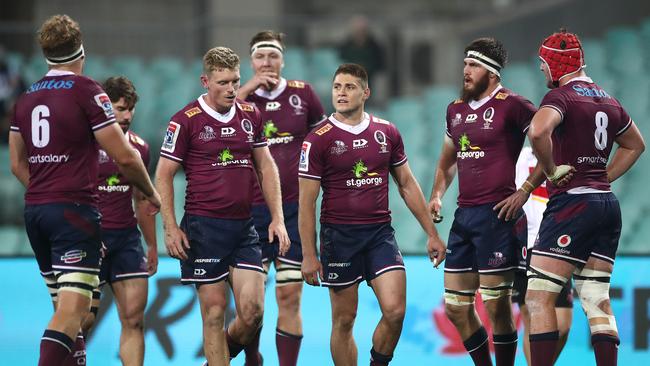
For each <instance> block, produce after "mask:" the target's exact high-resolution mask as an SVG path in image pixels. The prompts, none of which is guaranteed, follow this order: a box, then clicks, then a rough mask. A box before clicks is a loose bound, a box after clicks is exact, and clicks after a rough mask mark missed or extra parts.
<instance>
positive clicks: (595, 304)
mask: <svg viewBox="0 0 650 366" xmlns="http://www.w3.org/2000/svg"><path fill="white" fill-rule="evenodd" d="M611 276H612V274H611V273H609V272H605V271H597V270H593V269H587V268H584V269H582V270H576V271H575V272H574V274H573V279H574V283H575V288H576V291H577V292H578V296H580V304H582V309H583V310H584V312H585V315H586V316H587V319H589V329H590V330H591V334H594V333H599V332H616V333H618V328H617V327H616V319H615V318H614V315H613V314H608V313H606V312H605V311H603V310H602V309H601V308H600V306H599V305H600V304H602V303H603V302H605V301H608V300H609V280H610V278H611Z"/></svg>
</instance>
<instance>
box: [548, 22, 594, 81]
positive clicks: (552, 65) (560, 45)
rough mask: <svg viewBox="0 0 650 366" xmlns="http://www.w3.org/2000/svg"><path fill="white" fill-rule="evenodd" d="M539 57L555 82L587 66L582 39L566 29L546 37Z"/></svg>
mask: <svg viewBox="0 0 650 366" xmlns="http://www.w3.org/2000/svg"><path fill="white" fill-rule="evenodd" d="M539 58H540V59H541V60H542V62H544V63H545V64H546V66H548V70H549V72H550V73H551V81H552V82H553V83H554V84H557V83H558V82H559V81H560V79H562V78H563V77H565V76H567V75H569V74H572V73H574V72H576V71H579V70H581V69H582V68H583V67H585V56H584V52H583V50H582V44H581V43H580V39H578V36H577V35H575V34H573V33H569V32H567V31H566V30H561V31H560V32H558V33H553V34H551V35H550V36H548V37H546V39H545V40H544V42H542V45H541V46H540V47H539Z"/></svg>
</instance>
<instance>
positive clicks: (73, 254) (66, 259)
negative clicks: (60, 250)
mask: <svg viewBox="0 0 650 366" xmlns="http://www.w3.org/2000/svg"><path fill="white" fill-rule="evenodd" d="M86 255H87V254H86V252H84V251H83V250H81V249H75V250H69V251H67V252H65V253H64V254H63V255H62V256H61V260H62V261H63V263H65V264H73V263H79V262H81V260H82V259H84V258H85V257H86Z"/></svg>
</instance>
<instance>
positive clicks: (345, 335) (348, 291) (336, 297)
mask: <svg viewBox="0 0 650 366" xmlns="http://www.w3.org/2000/svg"><path fill="white" fill-rule="evenodd" d="M358 291H359V284H358V283H355V284H354V285H352V286H349V287H346V288H344V289H339V290H334V289H332V288H330V302H331V303H332V335H331V337H330V352H331V353H332V360H334V365H341V366H354V365H356V364H357V345H356V343H355V342H354V337H353V335H352V329H353V328H354V320H355V319H356V317H357V306H358V304H359V293H358Z"/></svg>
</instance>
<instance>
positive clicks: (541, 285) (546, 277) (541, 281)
mask: <svg viewBox="0 0 650 366" xmlns="http://www.w3.org/2000/svg"><path fill="white" fill-rule="evenodd" d="M527 274H528V290H536V291H548V292H555V293H560V292H561V291H562V287H564V284H565V283H566V281H568V280H567V279H566V278H564V277H562V276H559V275H556V274H555V273H551V272H548V271H544V270H542V269H539V268H536V267H533V266H529V267H528V272H527Z"/></svg>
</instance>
